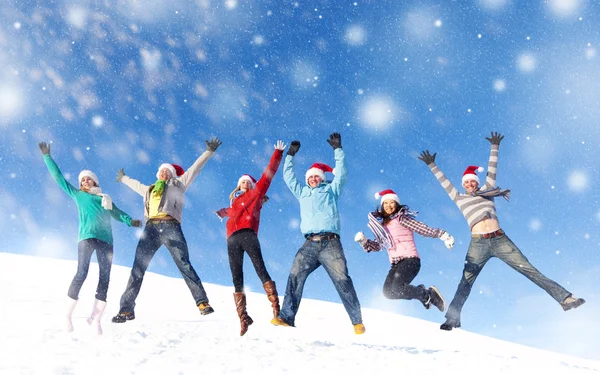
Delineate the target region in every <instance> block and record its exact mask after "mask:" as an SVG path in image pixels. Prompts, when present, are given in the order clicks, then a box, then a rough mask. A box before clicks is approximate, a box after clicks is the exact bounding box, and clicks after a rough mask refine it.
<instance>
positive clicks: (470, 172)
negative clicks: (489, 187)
mask: <svg viewBox="0 0 600 375" xmlns="http://www.w3.org/2000/svg"><path fill="white" fill-rule="evenodd" d="M476 172H483V167H478V166H476V165H470V166H468V167H467V169H465V173H463V176H462V183H463V184H464V183H465V182H466V181H471V180H473V181H475V182H477V184H478V185H480V184H481V183H480V182H479V177H478V176H477V174H476Z"/></svg>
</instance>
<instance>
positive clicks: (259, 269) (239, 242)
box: [227, 229, 271, 293]
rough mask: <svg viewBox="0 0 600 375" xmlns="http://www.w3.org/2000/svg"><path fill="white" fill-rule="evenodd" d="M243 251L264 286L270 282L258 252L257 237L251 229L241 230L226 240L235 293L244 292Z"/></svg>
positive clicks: (260, 254) (260, 253)
mask: <svg viewBox="0 0 600 375" xmlns="http://www.w3.org/2000/svg"><path fill="white" fill-rule="evenodd" d="M244 251H246V253H248V256H249V257H250V260H251V261H252V264H253V265H254V269H255V270H256V274H257V275H258V277H259V278H260V281H261V282H262V283H263V284H264V283H266V282H267V281H271V276H269V272H267V268H266V267H265V261H264V260H263V257H262V252H261V250H260V243H259V242H258V236H257V235H256V233H254V231H253V230H252V229H242V230H239V231H237V232H235V233H234V234H232V235H231V237H229V238H228V239H227V254H228V255H229V267H230V268H231V277H232V278H233V286H234V287H235V291H236V292H237V293H240V292H243V291H244Z"/></svg>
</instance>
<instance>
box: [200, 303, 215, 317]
mask: <svg viewBox="0 0 600 375" xmlns="http://www.w3.org/2000/svg"><path fill="white" fill-rule="evenodd" d="M198 309H200V314H201V315H208V314H212V313H214V312H215V309H213V308H212V307H210V305H209V304H208V302H200V303H199V304H198Z"/></svg>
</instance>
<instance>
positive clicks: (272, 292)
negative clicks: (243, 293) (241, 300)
mask: <svg viewBox="0 0 600 375" xmlns="http://www.w3.org/2000/svg"><path fill="white" fill-rule="evenodd" d="M263 288H265V292H267V298H269V301H271V307H272V308H273V319H275V318H277V317H278V316H279V296H278V295H277V288H276V287H275V281H273V280H271V281H267V282H266V283H264V284H263Z"/></svg>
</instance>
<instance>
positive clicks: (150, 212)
mask: <svg viewBox="0 0 600 375" xmlns="http://www.w3.org/2000/svg"><path fill="white" fill-rule="evenodd" d="M205 142H206V151H205V152H204V153H203V154H202V155H200V157H199V158H198V159H197V160H196V161H195V162H194V164H193V165H192V166H191V167H190V168H189V169H188V170H187V171H185V172H184V171H183V169H182V168H181V167H180V166H178V165H175V164H167V163H165V164H162V165H161V166H160V167H159V168H158V172H157V173H156V178H157V180H156V182H155V183H154V184H152V185H150V186H147V185H144V184H142V183H140V182H139V181H137V180H134V179H133V178H130V177H128V176H126V175H125V172H124V171H123V169H120V170H119V172H118V173H117V181H120V182H122V183H124V184H125V185H127V186H129V188H131V189H132V190H133V191H135V192H136V193H138V194H139V195H141V196H142V197H144V218H145V219H146V226H145V228H144V232H143V233H142V236H141V237H140V241H139V242H138V245H137V248H136V250H135V259H134V261H133V267H132V268H131V275H130V277H129V281H128V282H127V288H125V292H124V293H123V295H122V296H121V307H120V309H119V313H118V314H117V315H116V316H114V317H113V318H112V322H113V323H125V322H126V321H128V320H133V319H135V314H134V308H135V300H136V298H137V296H138V294H139V292H140V288H141V286H142V281H143V279H144V274H145V273H146V269H147V268H148V265H149V264H150V261H151V260H152V257H153V256H154V254H155V253H156V251H157V250H158V249H159V248H160V246H161V245H165V246H166V247H167V249H168V250H169V252H170V253H171V256H172V257H173V260H174V261H175V264H176V265H177V268H179V272H181V276H183V279H184V280H185V282H186V284H187V286H188V288H190V292H191V293H192V296H193V297H194V300H195V302H196V306H198V309H199V310H200V314H202V315H207V314H210V313H212V312H214V310H213V308H212V307H211V306H210V305H209V304H208V297H207V296H206V291H205V290H204V287H203V286H202V281H200V277H198V274H197V273H196V271H195V270H194V267H192V264H191V263H190V257H189V252H188V247H187V242H186V240H185V237H184V236H183V232H182V231H181V219H182V208H183V203H184V199H185V192H186V190H187V189H188V188H189V187H190V185H191V184H192V182H193V181H194V179H195V178H196V176H198V173H200V170H201V169H202V167H203V166H204V164H206V162H207V161H208V159H210V158H211V157H212V156H213V154H214V153H215V151H216V150H217V148H218V147H219V146H220V145H221V143H222V142H221V141H220V140H219V138H216V137H213V138H211V139H210V141H205Z"/></svg>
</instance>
